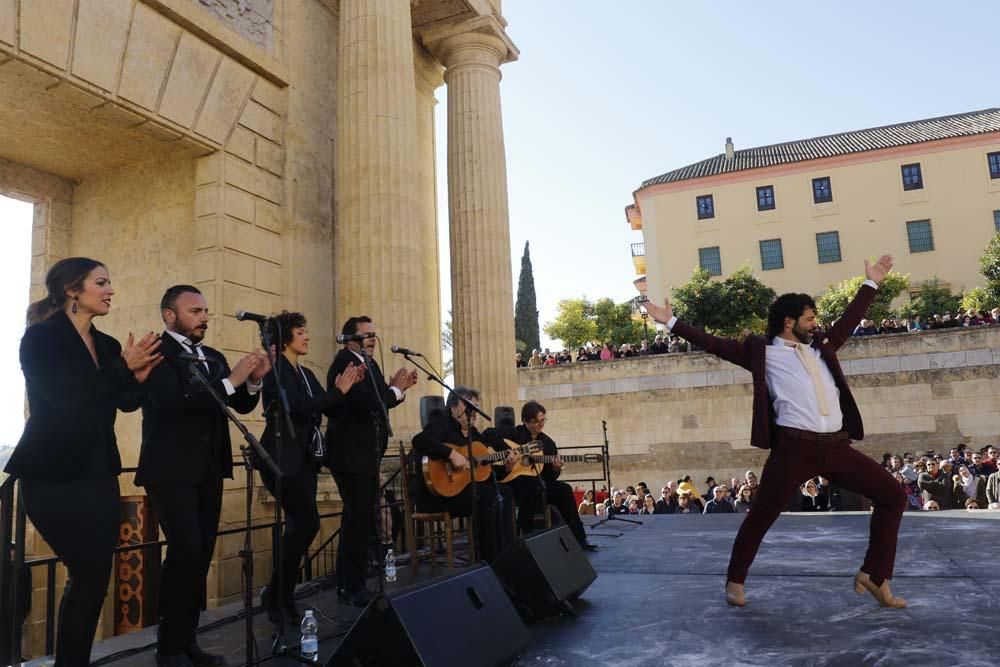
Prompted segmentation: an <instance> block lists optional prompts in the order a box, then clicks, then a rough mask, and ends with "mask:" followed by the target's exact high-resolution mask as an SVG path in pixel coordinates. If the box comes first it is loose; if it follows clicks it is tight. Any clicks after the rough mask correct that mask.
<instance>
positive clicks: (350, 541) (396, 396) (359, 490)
mask: <svg viewBox="0 0 1000 667" xmlns="http://www.w3.org/2000/svg"><path fill="white" fill-rule="evenodd" d="M340 333H341V334H342V335H344V336H359V335H360V336H363V337H364V338H363V339H362V340H361V341H357V340H348V341H346V342H345V343H344V344H343V345H344V346H343V347H342V348H341V349H340V351H339V352H337V355H336V356H335V357H334V358H333V362H332V363H331V364H330V368H329V369H328V370H327V372H326V387H327V391H333V389H334V387H335V385H336V378H337V376H338V375H340V374H341V373H343V372H344V371H345V370H346V369H347V368H348V367H350V366H353V365H356V364H358V363H364V364H365V378H364V380H363V381H362V382H358V383H357V384H355V385H354V386H352V387H351V389H350V391H348V393H347V396H346V399H347V400H346V401H345V403H344V406H343V409H341V410H338V411H337V413H336V415H335V418H334V419H330V420H328V421H327V427H326V466H327V468H328V469H329V470H330V473H331V474H332V476H333V480H334V482H336V484H337V489H338V490H339V492H340V498H341V500H342V501H343V504H344V509H343V517H342V520H341V525H340V535H339V542H338V547H337V562H336V568H335V572H336V574H335V577H336V580H337V595H338V598H339V599H340V601H342V602H344V603H345V604H348V605H351V606H355V607H364V606H366V605H367V604H368V602H369V599H370V597H371V596H370V594H369V592H368V590H367V589H366V588H365V578H366V574H367V570H368V548H369V545H370V543H371V542H372V540H373V539H374V538H375V535H376V528H377V525H376V522H375V507H376V506H377V498H376V496H377V492H378V488H379V462H380V460H381V458H382V455H383V454H384V453H385V451H386V449H387V448H388V445H389V431H390V430H391V429H390V424H389V421H390V419H389V412H390V411H391V410H393V409H395V408H396V407H398V406H399V405H401V404H402V403H403V401H404V400H405V398H406V392H407V390H408V389H409V388H410V387H412V386H413V385H415V384H416V383H417V372H416V371H415V370H408V369H406V368H399V369H397V370H396V372H395V373H393V374H392V376H391V377H390V378H389V379H388V380H387V379H386V376H385V373H384V371H383V370H382V367H381V366H379V364H378V362H377V361H375V359H374V358H373V357H372V354H373V353H374V352H375V344H376V341H377V340H378V338H377V337H376V335H375V334H376V333H377V332H376V328H375V323H374V322H372V319H371V318H370V317H368V316H367V315H359V316H355V317H349V318H348V319H347V320H345V321H344V324H343V325H342V326H341V329H340ZM447 416H448V415H445V417H447ZM480 523H481V524H482V523H484V522H480Z"/></svg>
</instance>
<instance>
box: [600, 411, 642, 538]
mask: <svg viewBox="0 0 1000 667" xmlns="http://www.w3.org/2000/svg"><path fill="white" fill-rule="evenodd" d="M601 428H602V429H604V465H605V468H606V470H607V476H608V487H609V488H610V487H611V463H610V461H609V456H608V422H606V421H604V420H603V419H602V420H601ZM608 521H624V522H625V523H634V524H638V525H640V526H641V525H642V521H639V520H638V519H621V518H619V517H618V515H617V514H605V516H604V518H603V519H601V520H600V521H598V522H597V523H594V524H591V525H590V529H591V530H596V529H597V527H598V526H603V525H604V524H606V523H607V522H608ZM618 537H621V535H620V534H619V535H618Z"/></svg>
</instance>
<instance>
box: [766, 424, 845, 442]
mask: <svg viewBox="0 0 1000 667" xmlns="http://www.w3.org/2000/svg"><path fill="white" fill-rule="evenodd" d="M778 430H779V431H782V432H784V433H787V434H788V435H790V436H792V437H793V438H796V439H798V440H812V441H814V442H839V441H843V440H848V439H849V438H848V436H847V431H835V432H833V433H816V432H815V431H803V430H802V429H800V428H792V427H791V426H779V427H778Z"/></svg>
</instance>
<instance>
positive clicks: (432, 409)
mask: <svg viewBox="0 0 1000 667" xmlns="http://www.w3.org/2000/svg"><path fill="white" fill-rule="evenodd" d="M438 414H442V415H443V414H444V398H442V397H440V396H421V397H420V428H427V423H428V422H429V421H430V420H431V417H433V416H435V415H438Z"/></svg>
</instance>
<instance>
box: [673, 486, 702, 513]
mask: <svg viewBox="0 0 1000 667" xmlns="http://www.w3.org/2000/svg"><path fill="white" fill-rule="evenodd" d="M674 514H701V512H700V511H699V510H698V509H697V508H695V507H694V505H693V504H692V503H691V494H690V493H685V492H683V491H682V492H681V493H679V494H678V495H677V509H676V510H675V511H674Z"/></svg>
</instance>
